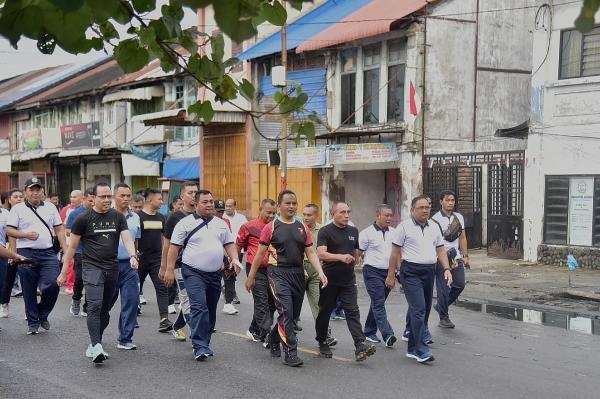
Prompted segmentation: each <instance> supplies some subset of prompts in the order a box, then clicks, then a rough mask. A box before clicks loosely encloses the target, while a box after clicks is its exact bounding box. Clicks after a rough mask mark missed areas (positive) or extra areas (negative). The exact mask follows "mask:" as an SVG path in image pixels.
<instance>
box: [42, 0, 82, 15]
mask: <svg viewBox="0 0 600 399" xmlns="http://www.w3.org/2000/svg"><path fill="white" fill-rule="evenodd" d="M48 1H49V2H50V3H52V4H54V5H55V6H56V7H57V8H59V9H61V10H63V11H68V12H71V11H77V10H79V9H80V8H81V6H83V3H84V1H83V0H48Z"/></svg>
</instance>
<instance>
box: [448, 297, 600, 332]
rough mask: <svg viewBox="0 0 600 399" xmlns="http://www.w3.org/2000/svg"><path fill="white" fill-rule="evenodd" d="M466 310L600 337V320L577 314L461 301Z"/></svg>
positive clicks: (460, 304) (461, 305)
mask: <svg viewBox="0 0 600 399" xmlns="http://www.w3.org/2000/svg"><path fill="white" fill-rule="evenodd" d="M456 306H459V307H461V308H464V309H469V310H473V311H476V312H481V313H487V314H491V315H494V316H498V317H502V318H504V319H510V320H518V321H522V322H524V323H529V324H539V325H543V326H551V327H559V328H564V329H566V330H571V331H577V332H579V333H583V334H592V335H600V319H597V318H591V317H587V316H581V315H578V314H577V313H561V312H545V311H540V310H536V309H526V308H523V307H518V306H509V305H506V304H502V305H499V304H490V303H475V302H465V301H460V302H457V303H456Z"/></svg>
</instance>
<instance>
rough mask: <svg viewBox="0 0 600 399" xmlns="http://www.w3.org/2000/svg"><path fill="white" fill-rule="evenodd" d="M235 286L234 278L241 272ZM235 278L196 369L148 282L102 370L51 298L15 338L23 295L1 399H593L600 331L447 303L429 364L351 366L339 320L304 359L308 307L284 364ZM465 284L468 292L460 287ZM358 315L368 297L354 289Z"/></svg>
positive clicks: (397, 357)
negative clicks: (322, 352)
mask: <svg viewBox="0 0 600 399" xmlns="http://www.w3.org/2000/svg"><path fill="white" fill-rule="evenodd" d="M242 280H243V277H242ZM242 282H243V281H238V283H237V284H238V294H239V295H240V299H241V300H242V303H241V304H240V305H239V306H238V308H239V309H240V313H239V314H238V315H235V316H229V315H225V314H223V313H221V312H220V309H219V314H218V320H217V330H218V331H217V333H216V334H215V335H214V336H213V344H212V346H213V349H214V351H215V353H216V356H215V357H214V358H211V359H209V360H207V361H206V362H201V363H200V362H195V361H194V360H193V356H192V350H191V344H190V342H189V341H187V342H177V341H175V339H174V338H173V337H172V336H171V335H170V334H161V333H158V332H157V331H156V328H157V325H158V312H157V308H156V302H155V300H154V295H153V293H152V292H151V291H152V287H151V283H150V282H147V283H146V285H145V287H146V292H147V298H148V299H149V304H148V305H145V306H143V310H144V314H143V315H142V316H140V317H139V324H140V328H139V329H138V330H136V334H135V336H134V340H135V342H136V343H137V345H138V350H136V351H120V350H117V349H116V347H115V344H116V337H117V334H116V328H117V327H116V322H115V320H116V315H117V314H118V313H117V312H118V305H116V309H114V310H113V312H112V319H111V321H112V324H111V325H110V326H109V327H108V329H107V332H106V334H105V338H104V341H105V349H107V351H108V352H109V354H110V355H111V357H110V359H108V360H107V361H106V362H105V364H103V365H102V366H94V365H92V364H91V362H90V360H89V359H87V358H85V357H84V351H85V348H86V346H87V344H88V342H89V341H88V336H87V330H86V325H85V318H81V317H78V318H75V317H73V316H71V315H70V314H69V312H68V306H69V301H70V298H69V297H67V296H66V295H64V294H61V295H60V298H59V302H58V304H57V306H56V308H55V310H54V312H53V314H52V315H51V319H50V322H51V323H52V328H51V330H50V331H49V332H44V333H40V334H39V335H37V336H28V335H26V334H25V331H26V323H25V321H24V320H23V319H24V311H23V302H22V299H14V298H13V300H12V302H11V317H10V318H9V319H0V327H1V328H2V331H0V398H6V399H9V398H20V399H22V398H32V399H34V398H45V399H49V398H169V397H176V398H178V399H183V398H185V397H195V398H206V397H211V398H279V397H281V398H308V397H311V398H319V397H326V398H345V399H349V398H367V397H376V398H432V399H433V398H461V399H462V398H464V399H467V398H527V399H532V398H544V399H548V398H566V397H568V398H586V399H589V398H593V397H597V396H596V395H597V394H598V393H597V391H598V381H599V380H600V357H599V356H598V353H599V350H600V336H597V335H596V336H594V335H585V334H580V333H577V332H574V331H568V330H563V329H560V328H555V327H546V326H541V325H535V324H528V323H523V322H519V321H511V320H506V319H501V318H497V317H494V316H492V315H489V314H482V313H476V312H473V311H469V310H466V309H461V308H457V307H453V308H452V312H451V316H452V319H453V321H454V322H455V323H456V325H457V328H456V329H454V330H443V329H439V328H438V327H437V319H436V316H437V315H435V314H433V315H432V322H431V323H430V327H431V332H432V334H433V337H434V339H435V344H433V345H432V351H433V354H434V355H435V358H436V360H435V362H433V363H429V364H426V365H422V364H417V363H416V362H415V361H414V360H411V359H407V358H406V357H405V356H404V355H405V343H403V342H402V341H399V342H398V343H397V344H396V346H395V347H394V348H393V349H386V348H385V347H384V346H383V345H381V344H380V345H379V346H378V351H377V353H376V354H375V355H374V356H372V357H370V358H369V359H367V361H365V362H362V363H357V362H355V361H354V360H353V345H352V341H351V338H350V335H349V333H348V330H347V328H346V325H345V322H341V321H334V322H332V323H331V325H332V327H333V331H334V335H335V336H336V337H337V338H338V340H339V341H340V342H339V343H338V345H337V346H336V347H334V348H333V351H334V356H335V357H334V358H333V359H323V358H319V357H317V356H316V355H315V352H314V350H315V349H316V345H315V341H314V324H313V321H312V317H311V316H310V311H309V309H308V304H305V306H304V309H303V314H302V322H301V325H302V326H303V328H304V330H303V331H302V332H300V335H299V336H300V347H301V351H302V352H301V353H300V356H301V357H302V358H303V360H304V362H305V364H304V366H303V367H300V368H297V369H294V368H288V367H286V366H284V365H283V364H282V360H281V359H272V358H270V357H269V353H268V351H267V350H266V349H264V348H262V346H260V345H259V344H257V343H253V342H250V341H249V340H247V339H246V338H245V337H244V332H245V331H246V329H247V326H248V324H249V321H250V317H251V309H252V307H251V297H250V296H249V295H248V294H247V293H245V292H243V288H242V287H243V286H242ZM467 289H468V288H467ZM359 293H360V298H359V304H360V306H361V314H362V319H363V321H364V318H365V317H366V312H367V308H368V298H367V296H366V293H365V290H364V287H360V288H359ZM405 311H406V303H405V301H404V297H403V296H402V294H401V293H400V292H398V291H394V292H393V293H392V294H391V295H390V298H389V299H388V312H389V314H390V322H391V323H392V326H393V327H394V328H395V330H396V333H397V334H398V335H400V334H401V332H402V326H403V321H404V314H405Z"/></svg>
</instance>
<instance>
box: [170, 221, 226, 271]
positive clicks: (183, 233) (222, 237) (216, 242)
mask: <svg viewBox="0 0 600 399" xmlns="http://www.w3.org/2000/svg"><path fill="white" fill-rule="evenodd" d="M203 221H204V219H202V218H201V217H200V216H198V214H197V213H195V212H194V213H192V214H191V215H188V216H186V217H184V218H183V219H181V220H180V221H179V222H178V223H177V225H175V229H174V230H173V235H172V236H171V244H175V245H183V242H184V241H185V238H186V237H187V236H188V234H190V232H191V231H192V230H194V228H195V227H196V226H198V225H199V224H200V223H202V222H203ZM233 242H234V239H233V235H232V234H231V230H229V226H227V223H225V221H223V220H222V219H219V218H217V217H213V218H212V220H211V221H210V222H209V223H208V224H207V225H206V226H204V227H202V228H201V229H200V230H198V231H196V232H195V233H194V235H193V236H192V237H191V238H190V239H189V241H188V243H187V246H186V247H185V250H184V251H183V255H182V258H181V260H182V262H183V263H184V264H186V265H188V266H190V267H193V268H194V269H198V270H202V271H204V272H216V271H218V270H220V269H221V266H222V265H223V247H224V246H225V245H228V244H233Z"/></svg>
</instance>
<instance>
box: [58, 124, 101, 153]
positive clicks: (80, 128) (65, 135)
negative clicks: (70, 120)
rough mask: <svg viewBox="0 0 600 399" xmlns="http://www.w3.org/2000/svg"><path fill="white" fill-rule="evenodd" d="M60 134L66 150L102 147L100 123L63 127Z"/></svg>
mask: <svg viewBox="0 0 600 399" xmlns="http://www.w3.org/2000/svg"><path fill="white" fill-rule="evenodd" d="M60 134H61V136H62V146H63V149H65V150H77V149H82V148H98V147H100V124H99V123H98V122H90V123H79V124H76V125H67V126H61V127H60Z"/></svg>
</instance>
